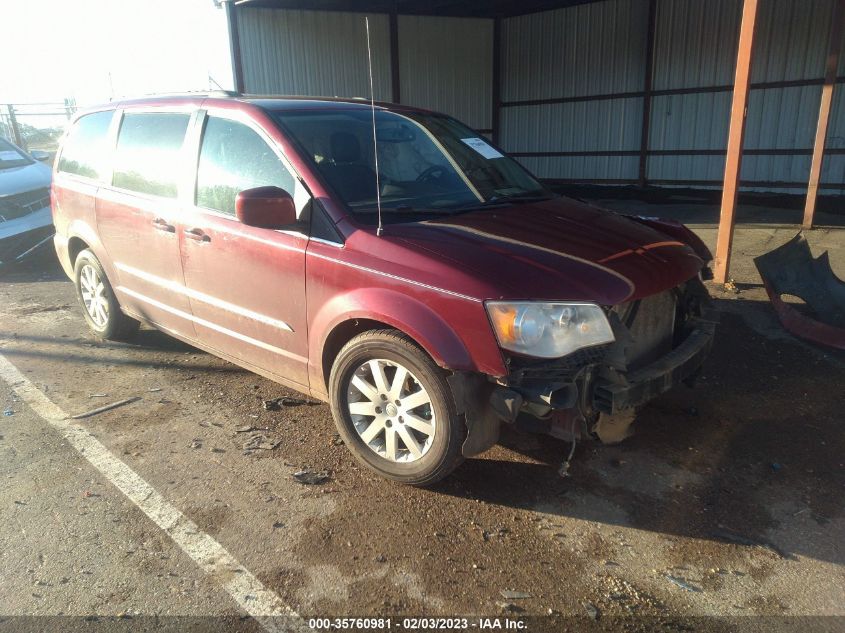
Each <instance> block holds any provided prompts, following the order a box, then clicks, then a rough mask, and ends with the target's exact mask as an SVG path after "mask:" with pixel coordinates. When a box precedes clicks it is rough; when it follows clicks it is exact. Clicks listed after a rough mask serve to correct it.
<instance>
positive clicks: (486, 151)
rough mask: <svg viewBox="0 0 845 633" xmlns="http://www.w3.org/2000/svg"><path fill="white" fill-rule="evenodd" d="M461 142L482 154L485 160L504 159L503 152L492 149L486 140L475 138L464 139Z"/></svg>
mask: <svg viewBox="0 0 845 633" xmlns="http://www.w3.org/2000/svg"><path fill="white" fill-rule="evenodd" d="M461 141H462V142H464V143H466V144H467V145H469V146H470V147H471V148H472V149H474V150H475V151H476V152H478V153H479V154H481V155H482V156H483V157H484V158H502V154H501V152H499V151H498V150H496V149H494V148H492V147H490V146H489V145H488V144H487V143H485V142H484V139H480V138H476V137H473V138H462V139H461Z"/></svg>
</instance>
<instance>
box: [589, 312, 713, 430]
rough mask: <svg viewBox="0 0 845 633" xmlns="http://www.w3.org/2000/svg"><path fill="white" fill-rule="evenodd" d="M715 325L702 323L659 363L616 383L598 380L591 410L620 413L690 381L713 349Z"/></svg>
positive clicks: (619, 378)
mask: <svg viewBox="0 0 845 633" xmlns="http://www.w3.org/2000/svg"><path fill="white" fill-rule="evenodd" d="M715 331H716V325H715V323H712V322H708V321H702V322H701V323H700V324H699V325H698V326H697V327H696V328H695V329H693V330H692V331H691V332H690V333H689V335H688V336H687V338H686V339H684V341H683V342H682V343H681V344H680V345H679V346H678V347H676V348H675V349H673V350H672V351H671V352H669V353H668V354H666V356H663V357H662V358H660V359H659V360H657V361H655V362H653V363H651V364H650V365H647V366H645V367H643V368H641V369H638V370H636V371H633V372H631V373H629V374H627V375H622V374H618V375H617V378H616V380H610V379H606V378H599V379H598V380H596V383H595V385H594V388H593V407H594V409H595V410H596V411H598V412H600V413H608V414H611V415H614V414H617V413H621V412H622V411H625V410H626V409H631V408H633V407H636V406H638V405H641V404H645V403H646V402H648V401H649V400H652V399H653V398H656V397H657V396H659V395H660V394H662V393H664V392H666V391H669V390H670V389H671V388H672V387H674V386H676V385H678V384H680V383H682V382H684V381H689V380H691V379H692V378H694V377H695V376H696V375H697V374H698V372H699V370H700V369H701V366H702V365H703V364H704V360H705V359H706V358H707V356H708V355H709V354H710V350H711V349H712V347H713V338H714V334H715Z"/></svg>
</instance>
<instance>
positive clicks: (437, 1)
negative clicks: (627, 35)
mask: <svg viewBox="0 0 845 633" xmlns="http://www.w3.org/2000/svg"><path fill="white" fill-rule="evenodd" d="M223 1H229V2H231V1H233V0H223ZM597 1H599V0H234V3H235V5H236V6H238V7H241V6H248V7H262V8H265V9H307V10H311V11H348V12H355V13H394V12H395V13H398V14H399V15H437V16H446V17H464V18H496V17H512V16H515V15H526V14H528V13H537V12H538V11H549V10H551V9H562V8H564V7H571V6H575V5H577V4H589V3H591V2H597Z"/></svg>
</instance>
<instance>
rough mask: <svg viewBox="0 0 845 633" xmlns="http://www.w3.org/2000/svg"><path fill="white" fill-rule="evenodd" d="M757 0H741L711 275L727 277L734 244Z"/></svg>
mask: <svg viewBox="0 0 845 633" xmlns="http://www.w3.org/2000/svg"><path fill="white" fill-rule="evenodd" d="M757 2H758V0H743V4H742V23H741V24H740V27H739V46H738V49H737V54H736V76H735V77H734V90H733V100H732V102H731V122H730V128H729V130H728V154H727V157H726V159H725V181H724V187H723V189H722V210H721V213H720V216H719V234H718V237H717V240H716V258H715V262H714V271H713V275H714V279H715V280H716V282H718V283H722V284H723V283H725V282H727V281H728V273H729V270H730V263H731V247H732V245H733V234H734V221H735V214H736V199H737V193H738V191H739V173H740V168H741V166H742V143H743V140H744V137H745V118H746V114H747V111H748V89H749V86H750V83H751V82H750V78H751V53H752V49H753V48H754V24H755V22H756V21H757Z"/></svg>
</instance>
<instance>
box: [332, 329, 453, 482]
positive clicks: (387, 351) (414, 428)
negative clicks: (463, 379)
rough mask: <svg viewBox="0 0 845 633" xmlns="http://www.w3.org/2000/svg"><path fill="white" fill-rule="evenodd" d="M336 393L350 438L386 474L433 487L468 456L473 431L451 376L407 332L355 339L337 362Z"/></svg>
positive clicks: (335, 410) (335, 404) (343, 431)
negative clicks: (457, 399) (468, 429)
mask: <svg viewBox="0 0 845 633" xmlns="http://www.w3.org/2000/svg"><path fill="white" fill-rule="evenodd" d="M329 395H330V401H331V407H332V414H333V416H334V420H335V424H336V425H337V428H338V431H339V433H340V435H341V437H342V438H343V441H344V442H345V443H346V445H347V446H348V447H349V449H350V450H351V451H352V454H353V455H354V456H355V457H356V458H357V459H358V461H360V462H361V463H363V464H364V465H365V466H367V467H368V468H369V469H371V470H373V471H375V472H376V473H378V474H379V475H381V476H382V477H386V478H387V479H392V480H394V481H398V482H401V483H405V484H411V485H415V486H428V485H431V484H434V483H435V482H437V481H440V480H441V479H443V478H444V477H446V476H447V475H448V474H450V473H451V472H452V471H453V470H454V469H455V468H456V467H457V466H458V465H459V464H460V463H461V461H462V459H463V458H462V455H461V445H462V444H463V441H464V439H465V437H466V426H465V424H464V422H463V419H462V418H461V417H460V416H458V414H457V413H456V411H455V403H454V399H453V397H452V392H451V390H450V388H449V384H448V383H447V382H446V378H445V375H444V372H443V370H442V369H440V368H439V367H438V366H437V365H436V364H435V363H434V361H433V360H432V359H431V357H429V356H428V354H426V353H425V352H424V351H423V350H421V349H420V348H419V347H418V346H417V345H416V344H415V343H414V342H413V340H411V339H410V338H409V337H408V336H405V335H404V334H402V333H401V332H398V331H396V330H373V331H369V332H364V333H362V334H359V335H358V336H356V337H355V338H353V339H352V340H350V341H349V342H348V343H347V344H346V345H345V346H344V347H343V349H341V350H340V353H339V354H338V355H337V358H336V359H335V361H334V364H333V365H332V370H331V376H330V378H329Z"/></svg>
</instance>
